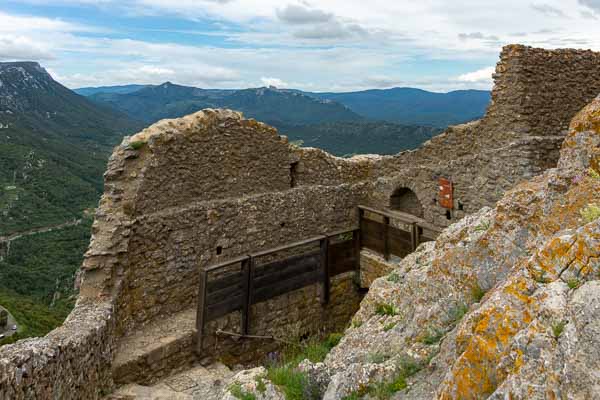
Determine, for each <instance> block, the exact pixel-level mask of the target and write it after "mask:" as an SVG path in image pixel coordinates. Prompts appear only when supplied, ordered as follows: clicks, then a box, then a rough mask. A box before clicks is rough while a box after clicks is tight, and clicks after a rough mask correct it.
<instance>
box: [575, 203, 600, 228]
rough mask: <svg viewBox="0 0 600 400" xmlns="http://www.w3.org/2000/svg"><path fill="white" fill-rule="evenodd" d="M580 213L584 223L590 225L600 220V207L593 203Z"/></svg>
mask: <svg viewBox="0 0 600 400" xmlns="http://www.w3.org/2000/svg"><path fill="white" fill-rule="evenodd" d="M579 213H580V214H581V217H582V218H583V221H584V222H585V223H586V224H588V223H590V222H592V221H594V220H596V219H597V218H600V206H599V205H598V204H596V203H591V204H588V205H587V207H585V208H584V209H583V210H581V211H580V212H579Z"/></svg>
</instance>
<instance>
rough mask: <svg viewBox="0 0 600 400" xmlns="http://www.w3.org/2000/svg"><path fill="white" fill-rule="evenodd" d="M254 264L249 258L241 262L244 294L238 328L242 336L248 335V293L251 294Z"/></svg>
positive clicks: (249, 299)
mask: <svg viewBox="0 0 600 400" xmlns="http://www.w3.org/2000/svg"><path fill="white" fill-rule="evenodd" d="M253 264H254V259H253V258H249V259H247V260H244V261H243V262H242V271H243V277H244V282H243V287H244V294H243V298H242V321H241V326H240V332H241V333H242V335H247V334H248V328H249V325H250V304H251V303H250V302H251V298H250V293H251V292H252V267H253Z"/></svg>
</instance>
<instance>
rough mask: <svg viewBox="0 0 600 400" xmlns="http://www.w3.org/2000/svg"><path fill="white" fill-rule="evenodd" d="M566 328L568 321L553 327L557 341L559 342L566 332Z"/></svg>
mask: <svg viewBox="0 0 600 400" xmlns="http://www.w3.org/2000/svg"><path fill="white" fill-rule="evenodd" d="M565 326H567V322H566V321H560V322H557V323H555V324H553V325H552V336H553V337H554V339H555V340H558V338H560V337H561V335H562V334H563V332H564V331H565Z"/></svg>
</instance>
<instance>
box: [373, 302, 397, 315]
mask: <svg viewBox="0 0 600 400" xmlns="http://www.w3.org/2000/svg"><path fill="white" fill-rule="evenodd" d="M375 313H376V314H377V315H381V316H385V315H387V316H389V317H393V316H396V315H398V310H397V309H396V307H394V305H392V304H385V303H379V304H377V306H376V307H375Z"/></svg>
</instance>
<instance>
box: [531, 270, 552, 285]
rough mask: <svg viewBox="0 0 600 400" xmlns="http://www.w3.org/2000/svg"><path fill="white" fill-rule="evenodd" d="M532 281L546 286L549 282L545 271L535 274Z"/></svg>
mask: <svg viewBox="0 0 600 400" xmlns="http://www.w3.org/2000/svg"><path fill="white" fill-rule="evenodd" d="M533 279H535V281H536V282H537V283H542V284H546V283H548V282H549V279H548V278H546V270H544V269H542V270H540V271H539V272H537V273H535V274H534V275H533Z"/></svg>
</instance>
